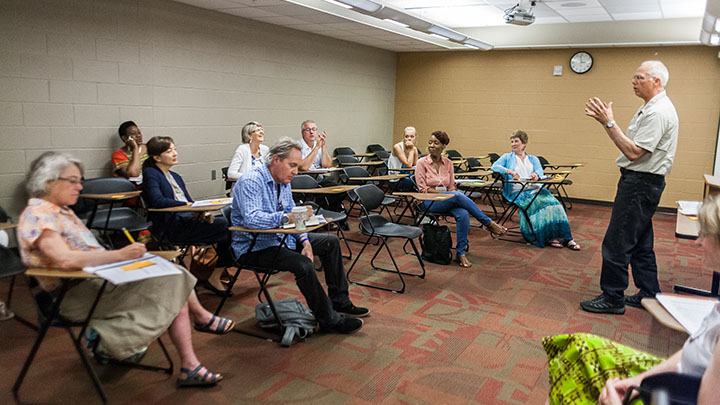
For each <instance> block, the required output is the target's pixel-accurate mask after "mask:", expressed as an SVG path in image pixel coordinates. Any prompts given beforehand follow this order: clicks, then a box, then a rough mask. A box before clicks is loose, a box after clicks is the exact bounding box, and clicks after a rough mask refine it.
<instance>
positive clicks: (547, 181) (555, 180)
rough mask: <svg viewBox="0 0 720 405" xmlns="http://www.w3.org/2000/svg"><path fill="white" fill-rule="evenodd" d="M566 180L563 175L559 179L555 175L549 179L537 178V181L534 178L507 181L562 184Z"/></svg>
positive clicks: (509, 181)
mask: <svg viewBox="0 0 720 405" xmlns="http://www.w3.org/2000/svg"><path fill="white" fill-rule="evenodd" d="M564 180H565V178H564V177H563V178H562V179H557V178H555V177H553V178H552V179H547V180H537V181H532V180H506V181H505V182H506V183H518V184H524V183H531V184H561V183H562V182H563V181H564Z"/></svg>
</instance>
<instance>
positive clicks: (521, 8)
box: [505, 0, 536, 25]
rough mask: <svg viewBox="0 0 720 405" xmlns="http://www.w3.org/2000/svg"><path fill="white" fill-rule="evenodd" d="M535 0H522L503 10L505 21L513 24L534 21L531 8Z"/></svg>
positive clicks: (528, 23)
mask: <svg viewBox="0 0 720 405" xmlns="http://www.w3.org/2000/svg"><path fill="white" fill-rule="evenodd" d="M535 4H536V1H535V0H522V1H520V3H518V4H516V5H515V6H514V7H511V8H509V9H507V10H505V23H507V24H514V25H530V24H532V23H534V22H535V16H534V15H533V13H532V8H533V7H535Z"/></svg>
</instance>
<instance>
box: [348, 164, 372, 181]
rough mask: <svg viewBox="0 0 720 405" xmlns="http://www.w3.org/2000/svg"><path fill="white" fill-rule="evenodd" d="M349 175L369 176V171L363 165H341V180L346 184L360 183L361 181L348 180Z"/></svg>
mask: <svg viewBox="0 0 720 405" xmlns="http://www.w3.org/2000/svg"><path fill="white" fill-rule="evenodd" d="M350 177H370V173H368V171H367V170H365V168H364V167H360V166H346V167H343V175H342V178H343V181H344V182H345V183H347V184H362V183H363V182H362V181H350V180H348V179H349V178H350Z"/></svg>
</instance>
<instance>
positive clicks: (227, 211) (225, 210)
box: [220, 204, 232, 226]
mask: <svg viewBox="0 0 720 405" xmlns="http://www.w3.org/2000/svg"><path fill="white" fill-rule="evenodd" d="M231 211H232V204H230V205H226V206H224V207H222V208H221V209H220V213H221V214H222V216H223V218H225V221H226V222H227V224H228V226H231V225H230V224H231V222H230V212H231Z"/></svg>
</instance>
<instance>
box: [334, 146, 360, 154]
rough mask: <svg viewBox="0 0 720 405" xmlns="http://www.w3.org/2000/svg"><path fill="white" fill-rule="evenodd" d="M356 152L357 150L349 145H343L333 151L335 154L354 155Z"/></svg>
mask: <svg viewBox="0 0 720 405" xmlns="http://www.w3.org/2000/svg"><path fill="white" fill-rule="evenodd" d="M354 154H355V151H354V150H353V149H352V148H349V147H347V146H341V147H339V148H335V150H334V151H333V156H338V155H350V156H352V155H354Z"/></svg>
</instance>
